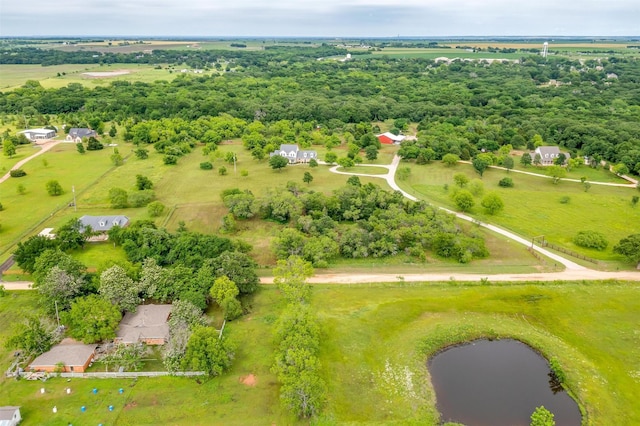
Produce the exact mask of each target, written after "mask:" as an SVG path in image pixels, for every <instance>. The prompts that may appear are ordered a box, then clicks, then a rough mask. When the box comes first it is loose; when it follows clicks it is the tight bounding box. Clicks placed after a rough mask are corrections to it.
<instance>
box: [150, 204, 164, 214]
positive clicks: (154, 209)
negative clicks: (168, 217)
mask: <svg viewBox="0 0 640 426" xmlns="http://www.w3.org/2000/svg"><path fill="white" fill-rule="evenodd" d="M163 211H164V204H162V203H161V202H160V201H154V202H152V203H150V204H149V205H148V206H147V212H148V213H149V216H151V217H158V216H160V215H161V214H162V212H163Z"/></svg>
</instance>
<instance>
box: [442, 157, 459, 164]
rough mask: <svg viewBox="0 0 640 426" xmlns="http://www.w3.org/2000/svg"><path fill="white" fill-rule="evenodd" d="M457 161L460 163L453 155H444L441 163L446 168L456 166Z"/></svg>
mask: <svg viewBox="0 0 640 426" xmlns="http://www.w3.org/2000/svg"><path fill="white" fill-rule="evenodd" d="M458 161H460V157H458V156H457V155H455V154H446V155H445V156H444V157H442V162H443V163H444V164H445V165H446V166H447V167H451V166H455V165H456V164H458Z"/></svg>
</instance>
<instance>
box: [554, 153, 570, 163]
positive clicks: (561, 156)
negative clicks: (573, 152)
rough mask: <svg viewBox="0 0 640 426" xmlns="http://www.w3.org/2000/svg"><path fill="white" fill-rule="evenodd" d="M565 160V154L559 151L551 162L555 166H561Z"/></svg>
mask: <svg viewBox="0 0 640 426" xmlns="http://www.w3.org/2000/svg"><path fill="white" fill-rule="evenodd" d="M565 161H567V156H566V155H564V154H563V153H562V152H561V153H560V154H558V156H557V157H556V159H555V160H553V164H555V165H556V166H562V165H564V163H565Z"/></svg>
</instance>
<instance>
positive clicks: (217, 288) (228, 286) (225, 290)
mask: <svg viewBox="0 0 640 426" xmlns="http://www.w3.org/2000/svg"><path fill="white" fill-rule="evenodd" d="M239 293H240V291H239V290H238V287H237V286H236V284H235V283H234V282H233V281H231V280H230V279H229V278H227V277H225V276H222V277H220V278H217V279H216V280H215V281H214V282H213V286H212V287H211V291H210V294H211V297H212V298H213V300H215V302H216V303H217V304H218V305H219V306H220V308H222V312H223V314H224V319H226V320H233V319H236V318H238V317H239V316H240V315H242V307H241V306H240V302H239V301H238V299H236V296H238V294H239Z"/></svg>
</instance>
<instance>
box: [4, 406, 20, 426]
mask: <svg viewBox="0 0 640 426" xmlns="http://www.w3.org/2000/svg"><path fill="white" fill-rule="evenodd" d="M20 420H22V417H21V416H20V407H0V426H16V425H17V424H18V423H20Z"/></svg>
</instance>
